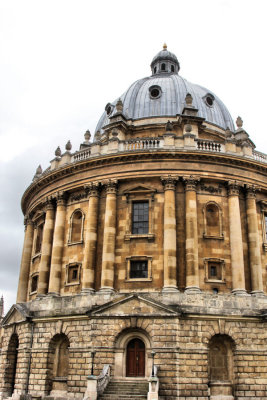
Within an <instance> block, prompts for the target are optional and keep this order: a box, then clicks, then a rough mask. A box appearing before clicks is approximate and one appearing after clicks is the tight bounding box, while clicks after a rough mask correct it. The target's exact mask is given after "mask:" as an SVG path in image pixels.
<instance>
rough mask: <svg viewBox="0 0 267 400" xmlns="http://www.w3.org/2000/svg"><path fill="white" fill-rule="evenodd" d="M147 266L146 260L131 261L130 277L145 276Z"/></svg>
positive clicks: (146, 274) (146, 275)
mask: <svg viewBox="0 0 267 400" xmlns="http://www.w3.org/2000/svg"><path fill="white" fill-rule="evenodd" d="M147 277H148V268H147V261H146V260H138V261H131V263H130V279H138V278H147Z"/></svg>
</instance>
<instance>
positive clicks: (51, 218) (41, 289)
mask: <svg viewBox="0 0 267 400" xmlns="http://www.w3.org/2000/svg"><path fill="white" fill-rule="evenodd" d="M45 211H46V216H45V223H44V231H43V241H42V249H41V261H40V267H39V281H38V288H37V295H39V296H40V295H45V294H46V293H47V290H48V283H49V270H50V262H51V254H52V245H53V233H54V223H55V209H54V201H53V198H52V197H51V196H50V197H48V198H47V199H46V203H45Z"/></svg>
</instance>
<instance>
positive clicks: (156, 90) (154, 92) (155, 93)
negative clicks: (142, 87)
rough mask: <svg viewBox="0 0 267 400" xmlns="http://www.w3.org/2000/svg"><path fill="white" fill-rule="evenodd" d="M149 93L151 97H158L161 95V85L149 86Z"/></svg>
mask: <svg viewBox="0 0 267 400" xmlns="http://www.w3.org/2000/svg"><path fill="white" fill-rule="evenodd" d="M149 94H150V98H151V99H158V98H159V97H160V96H161V88H160V86H151V87H150V88H149Z"/></svg>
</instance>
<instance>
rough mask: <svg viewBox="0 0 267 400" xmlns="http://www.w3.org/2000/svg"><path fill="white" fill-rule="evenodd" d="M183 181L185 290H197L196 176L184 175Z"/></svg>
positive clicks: (197, 179)
mask: <svg viewBox="0 0 267 400" xmlns="http://www.w3.org/2000/svg"><path fill="white" fill-rule="evenodd" d="M183 181H184V183H185V231H186V232H185V235H186V239H185V257H186V291H187V292H189V293H190V292H199V291H200V289H199V267H198V232H197V193H196V190H197V184H198V182H199V181H200V179H199V178H198V177H196V176H184V177H183Z"/></svg>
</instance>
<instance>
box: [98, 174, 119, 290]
mask: <svg viewBox="0 0 267 400" xmlns="http://www.w3.org/2000/svg"><path fill="white" fill-rule="evenodd" d="M116 193H117V182H116V181H110V182H109V183H108V184H106V194H107V195H106V210H105V220H104V235H103V236H104V239H103V254H102V274H101V288H100V290H102V291H113V290H114V263H115V240H116V208H117V204H116V203H117V194H116Z"/></svg>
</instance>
